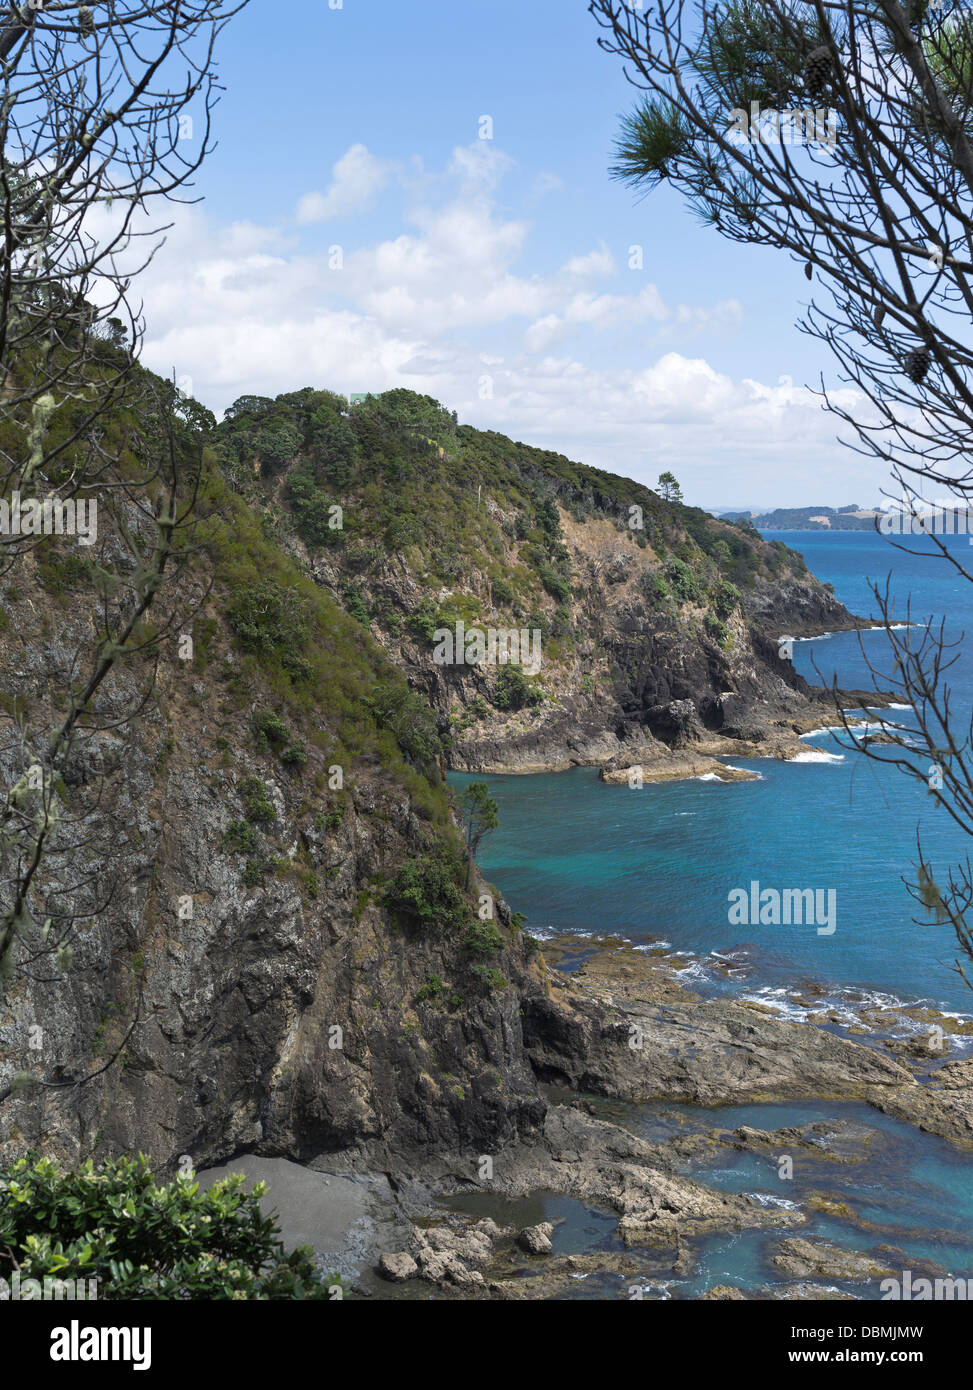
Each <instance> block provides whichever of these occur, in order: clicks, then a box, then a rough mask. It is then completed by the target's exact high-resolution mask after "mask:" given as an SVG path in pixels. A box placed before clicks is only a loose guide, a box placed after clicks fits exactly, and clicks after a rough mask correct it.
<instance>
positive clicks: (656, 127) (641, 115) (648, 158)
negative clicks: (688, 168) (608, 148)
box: [611, 97, 692, 187]
mask: <svg viewBox="0 0 973 1390" xmlns="http://www.w3.org/2000/svg"><path fill="white" fill-rule="evenodd" d="M691 145H692V132H691V130H690V127H689V124H688V122H687V121H686V118H685V117H684V116H683V115H682V113H681V112H680V111H679V110H678V109H677V108H676V106H674V105H673V103H672V102H670V101H667V100H665V99H664V98H659V97H644V98H643V99H642V101H641V102H640V103H639V105H638V106H637V107H636V108H635V110H634V111H633V112H632V113H631V115H628V116H624V117H623V118H622V123H621V134H620V135H619V138H618V140H617V141H616V144H615V163H614V164H613V165H612V168H611V175H612V178H615V179H619V180H621V181H622V182H624V183H631V184H634V185H635V186H636V187H638V186H641V185H645V184H647V185H649V186H650V187H651V186H652V185H654V184H656V183H657V182H658V181H659V180H660V179H663V178H665V177H666V176H667V175H668V174H669V171H670V168H671V166H672V165H673V164H674V163H675V162H676V160H678V159H679V158H680V156H682V155H684V154H685V153H686V152H687V150H689V149H690V147H691Z"/></svg>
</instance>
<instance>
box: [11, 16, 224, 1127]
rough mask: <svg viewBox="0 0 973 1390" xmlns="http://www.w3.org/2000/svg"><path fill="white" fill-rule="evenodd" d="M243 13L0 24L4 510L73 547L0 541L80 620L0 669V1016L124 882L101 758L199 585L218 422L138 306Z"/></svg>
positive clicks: (139, 701) (22, 539)
mask: <svg viewBox="0 0 973 1390" xmlns="http://www.w3.org/2000/svg"><path fill="white" fill-rule="evenodd" d="M240 8H241V3H240V0H162V3H159V4H153V5H145V4H143V3H141V0H102V2H101V3H99V4H98V5H97V6H88V5H84V4H78V3H76V0H49V2H48V3H46V4H40V3H36V4H35V3H33V0H31V3H30V4H25V5H23V6H22V7H17V6H14V5H9V6H7V7H5V9H4V13H3V16H2V18H0V59H2V60H3V65H2V68H0V87H2V104H0V110H2V112H3V116H2V135H3V154H2V157H0V214H2V226H0V388H2V389H0V497H2V498H5V499H6V498H11V499H12V498H14V497H16V496H18V495H19V496H20V497H21V498H23V499H26V500H27V501H28V505H32V506H34V507H37V508H41V507H43V508H50V512H49V515H50V516H52V517H53V516H55V515H56V516H57V517H59V518H60V519H61V521H62V523H63V522H64V518H65V517H68V516H69V517H70V518H71V521H72V522H74V521H75V520H76V518H78V517H79V516H82V515H84V513H85V512H86V513H87V523H86V525H85V528H84V531H83V532H82V530H81V527H80V525H79V526H78V528H77V530H76V531H75V530H71V529H69V528H66V527H64V526H63V525H62V526H57V527H56V526H54V525H51V526H48V525H46V523H45V525H44V526H42V527H40V528H38V526H37V525H36V524H35V525H34V526H32V527H31V529H30V530H29V531H28V530H26V529H25V528H23V527H21V529H20V531H19V532H17V531H15V530H13V529H12V528H10V527H9V526H8V527H6V528H4V529H3V531H2V533H0V574H3V575H10V574H11V573H12V572H14V573H15V574H16V572H17V571H19V570H20V569H21V568H22V567H23V566H24V563H25V561H26V560H27V559H28V556H30V558H31V562H32V564H33V566H34V568H33V570H31V571H30V572H29V575H28V576H26V577H28V578H29V583H30V584H34V583H35V582H40V584H41V585H43V586H45V587H47V588H48V590H49V592H51V593H55V594H57V595H58V596H62V595H67V596H69V597H70V598H71V600H72V603H73V609H74V611H73V615H72V618H71V621H69V622H67V623H66V624H65V625H64V628H63V631H62V632H61V633H60V634H58V638H57V640H56V641H46V640H45V638H44V634H43V633H41V634H40V635H39V637H38V641H39V642H40V647H39V659H38V660H35V662H34V663H33V665H31V664H30V663H28V668H29V669H26V670H24V671H19V670H16V669H13V663H11V667H10V669H8V671H7V672H6V673H5V684H6V687H7V689H6V691H5V694H6V696H7V703H5V704H4V706H3V709H2V710H0V769H2V782H0V995H4V996H6V995H7V994H8V993H9V994H11V995H12V994H14V993H18V994H22V993H23V986H24V984H25V983H26V985H27V988H28V990H29V989H30V988H31V987H32V986H33V985H34V984H36V983H37V982H40V984H45V983H50V982H52V981H53V982H57V980H58V979H59V976H60V974H61V973H63V972H66V971H68V970H70V969H71V967H72V960H73V947H72V941H73V940H74V939H75V937H76V933H77V931H78V928H79V926H81V925H82V924H84V923H87V922H90V921H92V920H98V919H101V920H104V917H105V914H106V913H107V911H108V908H109V905H110V904H111V902H112V899H113V897H114V895H115V893H116V891H117V890H118V888H119V887H120V886H121V885H127V882H128V880H127V876H126V867H125V862H124V861H125V851H124V849H123V848H121V847H120V846H119V845H118V843H117V836H115V837H113V836H112V834H111V830H110V818H109V817H107V816H106V815H105V813H104V808H105V806H106V805H110V804H111V801H112V798H113V795H114V794H115V792H114V790H113V787H112V777H113V776H114V775H120V770H119V768H118V759H117V757H116V756H115V754H114V752H113V748H114V745H115V743H116V741H117V739H118V736H119V731H121V730H124V729H125V728H126V727H127V726H129V725H130V724H131V722H132V721H133V720H134V719H135V718H136V717H137V716H138V715H139V714H141V713H142V712H143V711H144V710H145V709H146V707H147V706H148V705H149V704H150V703H151V697H152V693H153V690H154V686H155V674H156V669H157V666H158V662H159V661H160V659H161V658H162V656H163V655H165V656H167V657H169V658H173V657H175V656H176V646H177V641H179V642H182V639H183V637H188V635H189V633H190V632H191V627H192V622H191V620H192V617H193V615H194V613H195V612H196V611H197V609H198V607H199V605H200V604H202V603H203V602H204V601H205V599H206V597H207V594H208V581H207V580H206V578H205V573H203V572H202V571H201V569H200V568H198V567H197V568H196V569H195V570H194V569H193V565H194V564H195V562H197V561H198V560H199V558H200V555H201V550H200V546H199V544H198V542H197V541H196V539H195V537H196V533H197V523H198V520H199V517H198V504H199V500H200V490H201V485H202V482H203V478H204V472H205V469H204V463H203V454H202V436H201V433H200V430H201V429H203V428H205V426H206V424H207V420H212V417H211V416H209V413H208V412H205V411H204V410H203V408H202V407H199V406H197V404H196V403H195V402H192V401H190V400H189V398H188V397H182V398H180V395H179V393H177V391H176V387H175V385H174V383H172V382H166V381H163V380H161V379H160V378H158V377H155V376H153V375H152V374H151V373H149V372H146V371H144V370H143V369H142V368H141V366H140V365H139V362H138V356H139V351H140V347H141V332H142V322H141V317H140V313H139V311H138V310H137V309H136V307H135V306H134V304H133V303H132V301H131V299H130V295H131V294H132V292H133V290H132V287H133V283H134V281H135V279H136V277H137V275H138V272H139V270H140V268H141V267H142V266H144V264H145V263H146V261H147V259H148V258H149V256H150V255H151V253H152V247H153V246H154V245H156V246H157V245H158V239H159V237H160V236H161V233H162V232H163V231H164V230H165V228H164V225H162V224H160V223H159V222H158V221H157V220H156V219H155V216H154V213H153V209H154V208H155V207H156V206H157V205H158V203H159V201H160V200H162V201H165V200H175V199H176V197H177V195H178V194H179V193H180V192H181V191H182V190H183V189H184V188H185V186H186V184H187V181H188V180H189V179H190V178H191V176H192V174H193V173H194V172H195V170H196V169H198V167H199V165H200V164H201V162H202V160H203V158H204V157H205V155H206V153H207V151H208V149H209V147H210V117H211V113H212V108H213V105H214V103H215V101H216V94H217V91H218V83H217V79H216V73H215V67H214V45H215V43H216V40H217V37H218V35H219V33H220V32H221V30H222V28H223V25H224V24H225V23H226V22H227V20H228V19H229V18H230V17H231V16H232V15H233V14H234V13H236V11H237V10H239V9H240ZM194 123H195V124H194ZM139 246H142V247H143V248H145V249H144V250H143V251H142V252H141V253H140V254H135V249H136V248H137V247H139ZM4 505H7V504H6V502H5V503H4ZM10 505H11V506H12V505H13V503H12V501H11V503H10ZM68 508H70V511H68V510H67V509H68ZM64 529H67V531H68V533H67V534H65V535H55V534H53V531H55V530H64ZM82 535H83V539H81V540H79V539H78V536H82ZM75 546H80V547H82V548H79V549H77V550H75V549H74V547H75ZM10 592H11V589H9V588H8V591H7V593H8V596H9V594H10ZM137 1021H138V1014H137V1013H136V1017H135V1019H133V1021H132V1023H131V1025H130V1027H129V1029H128V1032H127V1033H126V1034H125V1037H124V1038H123V1039H122V1041H121V1043H120V1044H119V1046H118V1048H117V1049H116V1050H115V1051H114V1053H113V1054H112V1055H111V1057H109V1059H108V1061H107V1062H106V1063H105V1064H104V1065H101V1066H99V1067H97V1068H95V1069H94V1070H91V1071H86V1070H85V1067H84V1064H83V1061H82V1059H78V1064H77V1066H76V1067H68V1068H64V1067H62V1066H60V1065H58V1066H51V1065H50V1064H49V1063H48V1064H47V1065H46V1066H45V1054H44V1053H43V1052H34V1053H32V1054H31V1069H30V1070H29V1071H25V1072H23V1073H22V1074H21V1075H20V1076H19V1077H17V1078H15V1079H14V1080H10V1079H9V1078H10V1069H9V1060H8V1057H5V1058H4V1075H5V1077H6V1078H7V1080H6V1084H0V1102H2V1101H5V1100H7V1099H8V1098H9V1097H10V1096H11V1095H12V1094H14V1093H15V1092H16V1093H17V1094H20V1093H21V1092H22V1091H23V1090H24V1089H25V1088H27V1087H40V1088H43V1089H44V1090H59V1089H65V1088H77V1087H78V1086H81V1085H84V1084H86V1083H87V1082H88V1081H90V1080H91V1079H93V1077H95V1076H97V1075H100V1074H101V1073H102V1072H103V1071H104V1070H105V1069H106V1068H107V1066H110V1065H112V1063H113V1062H114V1061H115V1060H117V1058H118V1056H119V1055H120V1054H121V1052H122V1050H123V1049H124V1046H125V1043H126V1042H127V1040H128V1038H129V1037H130V1035H131V1032H132V1029H134V1027H135V1026H136V1023H137Z"/></svg>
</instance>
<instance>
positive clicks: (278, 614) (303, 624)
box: [226, 579, 310, 679]
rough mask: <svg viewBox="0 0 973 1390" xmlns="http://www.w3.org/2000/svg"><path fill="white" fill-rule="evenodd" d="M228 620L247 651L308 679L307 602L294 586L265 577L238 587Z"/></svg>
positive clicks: (232, 600) (228, 606)
mask: <svg viewBox="0 0 973 1390" xmlns="http://www.w3.org/2000/svg"><path fill="white" fill-rule="evenodd" d="M226 616H227V621H228V622H229V624H230V627H231V628H232V630H233V632H234V633H235V634H236V637H237V640H238V641H239V643H240V645H241V647H243V649H244V650H245V651H249V652H255V653H256V654H257V655H259V656H263V657H271V658H274V659H276V660H277V661H279V662H280V665H281V666H282V667H283V669H284V670H285V671H286V672H287V673H288V674H289V675H291V676H293V677H294V679H306V678H307V676H308V675H309V674H310V666H309V664H308V662H307V661H306V659H305V658H304V656H303V655H302V652H303V648H304V645H305V643H306V641H307V635H308V633H307V621H306V614H305V611H304V602H303V600H302V598H301V596H300V594H298V593H297V592H296V590H294V589H288V588H284V587H283V586H282V585H280V584H275V583H274V582H273V580H270V579H262V580H259V581H258V582H257V583H256V584H247V585H244V586H243V588H241V589H238V590H237V591H236V592H235V593H234V594H233V595H232V597H231V598H230V600H229V603H228V604H227V613H226Z"/></svg>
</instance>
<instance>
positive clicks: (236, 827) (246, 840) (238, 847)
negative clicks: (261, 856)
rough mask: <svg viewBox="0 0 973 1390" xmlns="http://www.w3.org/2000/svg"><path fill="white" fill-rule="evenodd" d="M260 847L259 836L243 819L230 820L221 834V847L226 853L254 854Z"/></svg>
mask: <svg viewBox="0 0 973 1390" xmlns="http://www.w3.org/2000/svg"><path fill="white" fill-rule="evenodd" d="M259 848H260V837H259V836H258V834H257V832H256V830H254V828H253V826H252V825H248V824H247V822H246V821H245V820H235V821H231V823H230V827H229V829H228V830H227V832H226V834H225V835H224V836H223V840H222V849H223V851H224V852H225V853H227V854H256V852H257V850H258V849H259Z"/></svg>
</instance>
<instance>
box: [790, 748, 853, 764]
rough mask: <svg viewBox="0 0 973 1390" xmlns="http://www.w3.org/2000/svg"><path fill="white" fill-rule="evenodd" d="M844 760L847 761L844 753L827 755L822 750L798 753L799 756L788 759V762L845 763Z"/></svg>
mask: <svg viewBox="0 0 973 1390" xmlns="http://www.w3.org/2000/svg"><path fill="white" fill-rule="evenodd" d="M844 760H845V755H844V753H825V752H824V751H823V750H821V749H815V751H814V752H810V751H808V752H807V753H797V754H795V756H794V757H793V758H788V759H787V762H789V763H843V762H844Z"/></svg>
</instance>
